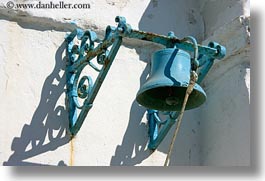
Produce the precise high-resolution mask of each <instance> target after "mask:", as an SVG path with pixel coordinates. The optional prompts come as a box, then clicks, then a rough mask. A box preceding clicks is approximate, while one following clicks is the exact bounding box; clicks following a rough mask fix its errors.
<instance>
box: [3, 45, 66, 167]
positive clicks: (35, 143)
mask: <svg viewBox="0 0 265 181" xmlns="http://www.w3.org/2000/svg"><path fill="white" fill-rule="evenodd" d="M65 47H66V44H65V43H62V44H61V45H60V47H59V48H58V50H57V51H56V54H55V63H56V64H55V67H54V69H53V71H52V73H51V74H50V75H49V76H48V77H47V78H46V80H45V82H44V84H43V88H42V92H41V99H40V102H39V105H38V107H37V108H36V110H35V112H34V114H33V116H32V119H31V122H30V124H29V125H28V124H25V125H24V126H23V128H22V131H21V135H20V137H15V138H14V139H13V142H12V145H11V150H12V151H14V153H13V154H12V155H11V156H10V157H9V159H8V161H6V162H4V163H3V165H6V166H23V165H29V166H30V165H32V166H34V165H43V164H39V163H31V162H27V161H25V160H26V159H29V158H32V157H34V156H37V155H40V154H42V153H45V152H48V151H53V150H56V149H57V148H58V147H60V146H62V145H65V144H67V143H68V142H69V141H70V136H69V135H68V134H66V132H67V129H68V118H67V111H66V108H65V107H63V106H61V105H56V104H57V101H58V100H59V98H60V96H61V95H62V94H64V93H65V82H66V75H65V71H64V69H65V62H66V61H65V57H64V58H63V57H62V56H63V52H64V50H65ZM61 70H63V72H64V74H63V75H62V76H60V74H59V73H60V71H61ZM54 82H58V85H56V84H54ZM58 165H60V166H61V165H66V164H65V163H63V161H59V162H58Z"/></svg>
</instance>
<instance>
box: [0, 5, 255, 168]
mask: <svg viewBox="0 0 265 181" xmlns="http://www.w3.org/2000/svg"><path fill="white" fill-rule="evenodd" d="M14 2H17V3H19V2H20V3H21V2H23V3H27V2H33V1H14ZM42 2H48V0H47V1H45V0H42ZM54 2H57V1H54ZM74 2H75V1H71V3H74ZM76 2H78V3H80V2H85V1H76ZM218 2H219V1H218ZM222 2H223V1H222ZM5 3H6V2H5V1H4V2H1V4H0V6H1V7H2V8H1V10H0V25H1V28H0V77H1V78H0V98H1V102H0V120H1V124H2V125H4V126H1V127H0V131H1V132H2V133H4V134H1V135H0V143H1V147H0V161H1V163H2V164H3V165H68V166H70V165H73V166H78V165H88V166H94V165H96V166H108V165H143V166H144V165H146V166H155V165H158V166H162V165H163V163H164V160H165V157H166V153H167V151H168V147H169V144H170V141H171V137H172V133H173V131H174V130H173V129H172V130H171V131H170V132H169V133H168V135H167V137H166V138H165V140H164V141H163V142H162V143H161V145H160V146H159V147H158V149H157V150H156V151H155V152H154V153H152V152H150V151H149V150H148V149H147V144H148V125H147V123H146V115H145V109H144V108H143V107H141V106H139V105H138V104H137V103H136V101H135V96H136V93H137V91H138V89H139V88H140V86H141V84H143V83H144V82H145V78H146V76H147V75H148V72H149V71H150V65H149V62H150V57H151V54H152V52H153V51H154V50H156V49H158V47H157V46H155V45H152V44H143V42H139V41H128V40H125V42H124V45H123V46H122V47H121V49H120V51H119V53H118V55H117V57H116V59H115V61H114V63H113V65H112V67H111V69H110V72H109V73H108V75H107V78H106V80H105V81H104V83H103V85H102V88H101V89H100V91H99V93H98V96H97V98H96V100H95V102H94V106H93V108H92V109H91V110H90V112H89V114H88V116H87V118H86V120H85V122H84V124H83V126H82V128H81V130H80V131H79V133H78V134H77V136H76V137H75V138H74V139H73V140H72V141H70V137H69V135H68V134H67V132H66V130H67V126H68V117H67V115H68V113H67V109H66V107H65V96H66V95H65V91H66V90H65V89H66V87H65V81H66V78H65V71H64V70H65V66H66V58H65V52H64V48H65V44H64V43H63V41H64V36H65V34H66V32H69V31H71V30H73V28H74V27H75V26H74V25H70V24H69V23H70V22H72V21H74V22H75V23H76V24H77V25H76V26H78V27H81V28H91V29H92V30H94V31H96V32H97V33H98V34H99V35H100V36H103V33H104V31H105V28H106V26H107V25H115V23H114V18H115V16H117V15H121V16H125V17H126V19H127V22H128V23H129V24H131V25H132V27H133V28H134V29H141V30H144V31H150V32H155V33H160V34H167V32H168V31H174V32H175V34H176V35H177V36H178V37H180V38H182V37H184V36H187V35H192V36H195V37H196V38H197V39H198V40H199V41H201V40H204V38H205V37H207V39H206V40H205V41H204V42H205V43H204V44H207V43H208V42H209V41H211V40H215V41H217V42H220V43H221V44H223V45H225V46H227V49H228V56H227V57H226V59H225V60H222V61H219V62H217V63H216V64H215V65H214V67H213V69H212V70H211V72H210V73H209V75H208V76H207V77H206V79H205V81H204V82H203V86H204V87H205V90H206V93H207V95H208V99H207V101H206V103H205V104H204V105H203V106H202V107H201V108H198V109H195V110H191V111H187V112H186V114H185V115H184V119H183V124H182V126H181V130H180V132H179V135H178V138H177V140H176V143H175V149H174V152H173V155H172V159H171V162H170V165H247V164H248V163H249V150H248V148H249V139H248V138H249V130H250V128H249V124H250V122H249V119H248V117H247V116H248V110H249V92H250V87H249V76H250V75H249V72H250V66H249V59H250V57H249V52H248V47H249V44H248V41H247V39H248V35H246V32H244V31H243V30H245V29H244V28H245V27H246V24H244V23H242V22H241V21H239V20H238V19H237V20H238V21H237V20H234V21H233V19H236V18H237V17H239V16H241V15H243V14H244V12H245V11H241V9H240V8H238V7H246V6H247V5H246V3H247V2H245V1H236V4H235V5H234V3H232V4H233V6H232V5H231V7H230V9H233V10H234V9H235V12H234V11H233V13H230V11H228V10H227V9H226V8H224V10H223V8H222V7H227V6H230V4H231V2H230V1H227V4H225V3H223V4H222V5H223V6H219V5H217V4H216V3H217V2H213V1H209V2H208V1H196V0H188V1H187V0H180V1H173V0H165V1H162V0H153V1H148V0H137V1H122V0H120V1H118V0H98V1H94V0H91V1H86V3H89V4H90V6H91V7H90V8H89V9H86V10H75V9H70V10H66V9H63V10H54V9H50V10H47V9H46V10H41V9H19V10H14V9H7V8H3V6H4V5H5ZM208 7H213V8H214V7H219V9H218V8H217V9H218V13H213V12H212V11H209V8H208ZM237 8H238V9H237ZM239 9H240V10H239ZM245 9H247V8H245ZM224 11H225V12H226V14H228V15H231V16H229V18H226V17H227V16H228V15H227V16H222V13H224ZM215 12H216V11H215ZM231 12H232V11H231ZM211 13H212V14H213V15H211ZM217 15H218V16H217ZM210 16H211V17H212V18H211V19H210V18H209V17H210ZM216 17H218V19H219V20H218V22H217V23H216V24H215V23H214V22H213V19H214V18H216ZM220 17H222V18H220ZM232 17H233V18H232ZM243 22H246V21H243ZM225 24H228V25H226V26H225ZM231 27H232V28H231ZM221 28H224V29H225V31H222V29H221ZM238 30H241V31H238ZM235 32H238V33H236V34H235ZM234 39H235V40H236V41H235V42H234V43H231V42H233V40H234ZM244 40H246V41H244ZM235 52H236V53H235ZM238 52H240V54H238ZM85 72H86V73H92V72H91V70H89V69H86V70H85ZM226 84H227V85H229V86H226ZM235 84H236V85H237V86H234V85H235ZM235 95H236V96H235ZM220 100H226V101H221V102H222V103H221V104H220ZM241 105H243V107H242V106H241ZM220 108H222V109H220ZM232 110H233V111H232ZM231 120H233V121H231ZM220 125H221V126H220ZM226 128H229V129H226ZM242 129H243V130H244V132H242ZM242 137H244V139H241V138H242ZM231 138H234V139H231ZM235 143H237V144H235ZM220 148H222V149H220ZM242 150H244V151H242ZM238 151H241V152H240V154H238ZM227 155H228V156H227ZM235 155H238V156H236V157H235ZM225 156H227V158H226V159H224V157H225Z"/></svg>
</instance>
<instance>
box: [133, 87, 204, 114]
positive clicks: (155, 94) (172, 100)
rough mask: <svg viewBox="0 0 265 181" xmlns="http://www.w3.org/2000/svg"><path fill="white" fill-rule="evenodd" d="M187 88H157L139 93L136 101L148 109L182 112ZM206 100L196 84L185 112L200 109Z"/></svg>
mask: <svg viewBox="0 0 265 181" xmlns="http://www.w3.org/2000/svg"><path fill="white" fill-rule="evenodd" d="M186 90H187V87H172V86H164V87H156V88H151V89H147V90H143V91H141V92H138V94H137V97H136V100H137V102H138V103H139V104H141V105H142V106H144V107H146V108H148V109H155V110H160V111H180V110H181V108H182V105H183V102H184V97H185V94H186ZM205 100H206V94H205V92H204V91H203V90H202V88H201V87H200V86H199V85H198V84H196V85H195V87H194V89H193V91H192V93H191V94H190V96H189V99H188V101H187V104H186V108H185V110H189V109H193V108H196V107H199V106H200V105H201V104H203V103H204V102H205Z"/></svg>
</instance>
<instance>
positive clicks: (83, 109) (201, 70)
mask: <svg viewBox="0 0 265 181" xmlns="http://www.w3.org/2000/svg"><path fill="white" fill-rule="evenodd" d="M115 21H116V22H117V23H118V26H117V27H113V26H107V28H106V31H105V37H104V39H103V40H100V39H99V38H98V37H97V34H96V33H95V32H93V31H91V30H85V31H84V30H81V29H76V30H74V31H73V32H72V33H70V34H68V35H67V37H66V38H65V41H66V43H67V51H66V52H67V57H68V63H67V69H66V71H67V99H68V101H67V102H68V109H69V130H70V132H71V134H72V135H73V136H74V135H76V134H77V132H78V131H79V129H80V128H81V126H82V124H83V122H84V120H85V118H86V116H87V114H88V111H89V110H90V109H91V108H92V106H93V102H94V100H95V98H96V95H97V93H98V91H99V89H100V87H101V85H102V83H103V81H104V79H105V77H106V75H107V73H108V71H109V69H110V67H111V65H112V63H113V61H114V59H115V56H116V54H117V52H118V50H119V47H120V46H121V44H122V38H123V37H127V38H133V39H138V40H143V41H149V42H153V43H158V44H161V45H164V46H165V47H166V49H167V48H168V49H172V50H173V51H174V49H175V50H178V51H180V50H181V51H186V52H194V54H193V55H194V56H193V58H192V59H191V61H188V62H190V63H188V64H189V65H187V64H185V63H184V64H185V66H188V67H191V68H188V67H186V68H187V70H188V69H191V70H197V72H198V75H199V79H198V82H197V83H200V82H201V81H202V80H203V78H204V77H205V76H206V74H207V73H208V71H209V69H210V68H211V67H212V65H213V61H214V59H222V58H223V57H224V56H225V54H226V50H225V48H224V47H223V46H221V45H219V44H217V43H215V42H211V43H209V45H208V46H202V45H198V44H197V42H196V40H195V39H194V38H193V37H186V38H184V39H178V38H177V37H176V36H175V35H174V33H173V32H169V33H168V36H164V35H158V34H154V33H149V32H144V31H139V30H133V29H132V28H131V26H130V25H129V24H127V23H126V19H125V18H124V17H121V16H117V17H116V18H115ZM76 41H77V42H79V43H76ZM95 43H97V46H95ZM94 58H97V63H98V64H99V65H95V64H94V63H92V59H94ZM184 64H183V65H184ZM87 65H89V66H90V67H91V68H93V69H94V70H95V71H97V72H99V73H98V76H97V78H96V80H95V82H94V83H93V80H92V78H91V77H90V76H87V75H85V76H82V77H80V75H81V72H82V71H83V69H84V68H85V67H86V66H87ZM197 86H199V85H197ZM80 99H83V104H81V103H80V102H79V100H80ZM78 110H80V111H78ZM161 113H163V112H161V111H159V110H152V109H148V110H147V119H148V123H149V138H150V141H149V145H148V147H149V149H152V150H153V149H156V148H157V146H158V145H159V144H160V143H161V141H162V140H163V139H164V137H165V136H166V134H167V132H168V131H169V130H170V128H171V127H172V125H173V124H174V123H175V122H176V119H177V117H178V112H177V111H171V112H166V113H164V114H166V115H167V118H166V120H164V121H162V120H161V119H160V117H159V114H161Z"/></svg>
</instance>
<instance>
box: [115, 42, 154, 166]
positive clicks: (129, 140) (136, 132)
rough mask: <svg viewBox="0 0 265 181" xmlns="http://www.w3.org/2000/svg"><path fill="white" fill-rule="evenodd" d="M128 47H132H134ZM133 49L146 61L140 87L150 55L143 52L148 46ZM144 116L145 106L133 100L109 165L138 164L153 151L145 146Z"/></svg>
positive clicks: (146, 131)
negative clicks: (123, 132)
mask: <svg viewBox="0 0 265 181" xmlns="http://www.w3.org/2000/svg"><path fill="white" fill-rule="evenodd" d="M129 48H131V49H133V48H135V47H129ZM135 49H136V52H137V53H138V55H139V59H140V61H143V62H145V63H146V66H145V69H144V70H143V72H142V74H141V76H140V87H142V85H143V84H144V83H145V82H146V79H147V77H148V74H149V72H150V59H151V55H146V54H145V53H146V51H148V52H150V50H149V49H148V47H145V48H135ZM135 94H136V93H135ZM144 116H146V108H144V107H142V106H140V105H139V104H138V103H137V102H136V100H134V101H133V102H132V105H131V109H130V117H129V122H128V127H127V129H126V131H125V134H124V137H123V140H122V144H121V145H118V146H117V147H116V151H115V155H114V156H112V158H111V162H110V165H112V166H129V165H136V164H140V163H141V162H142V161H143V160H145V159H146V158H148V157H149V156H150V155H151V154H152V153H153V152H152V151H150V150H149V149H148V148H147V144H148V139H149V138H148V125H147V124H146V123H144V122H142V119H143V117H144Z"/></svg>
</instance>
